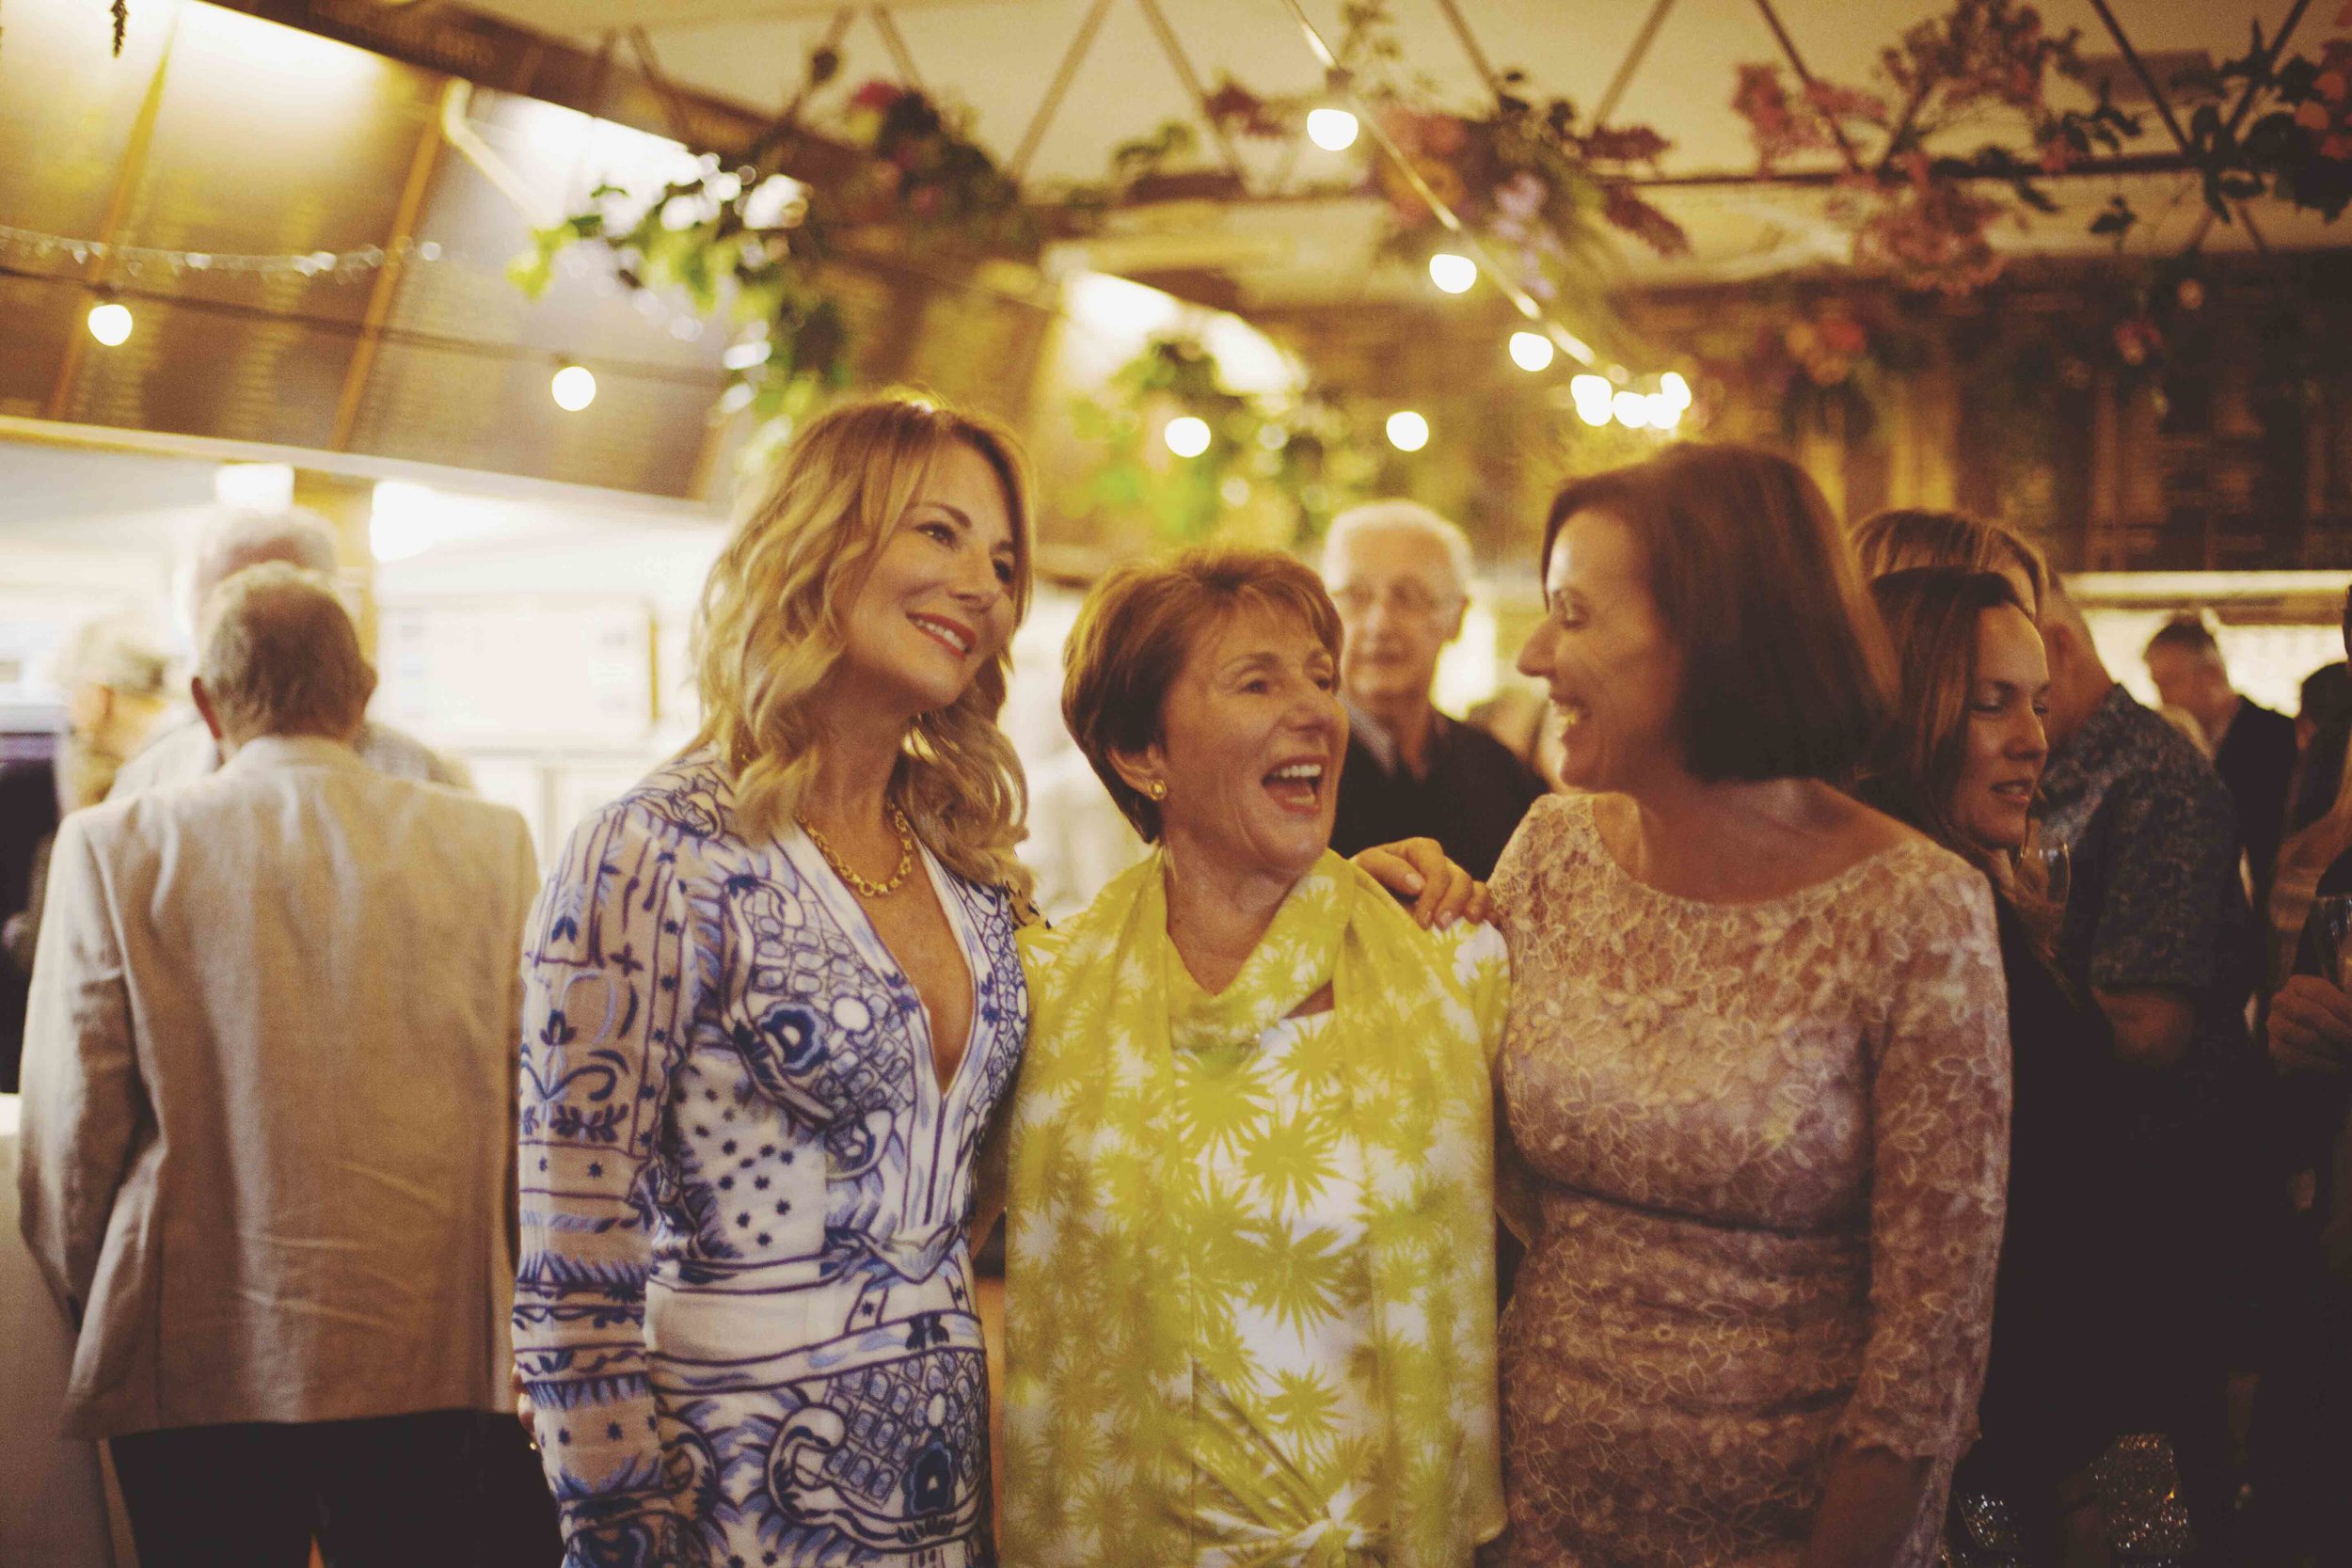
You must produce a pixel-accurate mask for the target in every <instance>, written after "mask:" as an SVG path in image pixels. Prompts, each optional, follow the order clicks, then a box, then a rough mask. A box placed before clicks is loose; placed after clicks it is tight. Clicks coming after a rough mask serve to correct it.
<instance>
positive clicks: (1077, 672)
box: [1061, 546, 1341, 844]
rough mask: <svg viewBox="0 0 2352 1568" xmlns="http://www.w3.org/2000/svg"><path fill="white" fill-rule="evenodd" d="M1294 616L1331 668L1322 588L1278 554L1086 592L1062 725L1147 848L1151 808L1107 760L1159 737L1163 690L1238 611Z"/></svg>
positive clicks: (1215, 555)
mask: <svg viewBox="0 0 2352 1568" xmlns="http://www.w3.org/2000/svg"><path fill="white" fill-rule="evenodd" d="M1244 610H1260V611H1263V612H1267V613H1271V614H1274V615H1288V616H1294V617H1295V618H1296V619H1297V620H1299V621H1300V622H1302V623H1303V624H1304V625H1305V626H1307V627H1308V628H1309V629H1310V630H1311V631H1312V632H1313V633H1314V635H1315V638H1316V640H1317V641H1320V642H1321V643H1322V644H1323V646H1324V648H1325V650H1326V651H1327V652H1328V653H1329V654H1330V656H1331V657H1332V658H1333V659H1335V660H1336V659H1337V658H1338V657H1340V635H1341V634H1340V612H1339V610H1337V609H1335V608H1333V606H1332V603H1331V595H1330V594H1327V593H1326V592H1325V591H1324V587H1323V579H1322V578H1319V577H1317V576H1316V575H1315V574H1314V573H1313V572H1312V571H1311V570H1310V569H1309V568H1308V567H1306V566H1305V565H1303V564H1301V563H1300V562H1296V561H1294V560H1293V559H1291V558H1290V557H1289V556H1287V555H1283V554H1281V553H1280V552H1279V551H1276V550H1260V549H1244V548H1240V547H1237V546H1203V547H1200V548H1197V549H1189V550H1185V551H1184V552H1183V553H1182V554H1181V555H1177V556H1174V557H1172V558H1170V559H1168V560H1167V561H1152V562H1129V563H1128V564H1127V565H1124V566H1121V567H1120V568H1119V569H1118V570H1117V571H1115V572H1113V573H1111V575H1110V576H1108V577H1106V578H1104V579H1103V580H1102V581H1101V582H1098V583H1096V584H1095V585H1094V591H1093V592H1092V593H1090V594H1088V595H1087V599H1086V603H1085V604H1084V605H1082V606H1080V607H1079V610H1078V623H1077V625H1076V626H1075V627H1073V629H1072V631H1071V633H1070V641H1069V642H1068V643H1067V644H1066V645H1065V646H1064V647H1063V649H1062V668H1063V670H1064V672H1065V676H1064V679H1063V681H1062V690H1061V716H1062V722H1063V723H1065V724H1067V725H1068V726H1069V727H1070V738H1071V739H1073V740H1074V741H1076V742H1077V743H1078V750H1079V751H1081V752H1085V753H1086V759H1087V761H1088V762H1089V763H1090V764H1092V765H1093V768H1094V773H1095V776H1096V777H1097V778H1099V779H1101V780H1102V781H1103V787H1104V788H1105V789H1107V790H1109V791H1110V792H1111V799H1112V800H1115V801H1117V802H1118V803H1119V809H1120V812H1122V813H1123V814H1125V816H1126V818H1127V820H1128V821H1130V822H1132V823H1134V824H1135V829H1136V832H1139V833H1141V834H1142V835H1143V839H1144V842H1145V843H1147V844H1156V843H1158V842H1159V838H1160V808H1159V803H1158V802H1157V801H1155V800H1152V798H1151V797H1150V796H1148V795H1146V794H1144V793H1143V792H1142V791H1141V790H1139V789H1137V788H1136V787H1135V786H1134V785H1133V784H1129V783H1128V782H1127V781H1126V780H1125V779H1123V778H1121V777H1120V774H1119V769H1118V768H1116V767H1114V766H1112V761H1111V759H1112V758H1113V757H1114V756H1115V755H1117V754H1119V753H1121V752H1124V753H1128V754H1130V755H1132V754H1133V753H1135V752H1141V751H1144V750H1145V749H1147V748H1148V747H1150V746H1151V745H1152V743H1153V742H1154V741H1156V740H1158V739H1159V738H1160V737H1161V733H1162V731H1161V717H1162V714H1163V712H1164V711H1165V709H1166V705H1167V702H1168V688H1170V687H1172V686H1174V685H1175V684H1176V677H1177V676H1178V675H1179V674H1180V673H1183V671H1184V661H1185V660H1186V659H1187V658H1189V657H1192V652H1193V650H1194V649H1195V648H1197V647H1199V646H1200V642H1201V641H1202V640H1203V639H1204V638H1207V637H1209V636H1211V635H1213V634H1214V633H1215V632H1216V630H1217V628H1218V627H1220V626H1224V625H1225V623H1226V622H1228V621H1229V620H1231V619H1232V617H1233V616H1234V615H1236V614H1239V613H1240V612H1242V611H1244Z"/></svg>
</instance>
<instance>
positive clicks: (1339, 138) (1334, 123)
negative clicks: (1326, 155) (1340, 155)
mask: <svg viewBox="0 0 2352 1568" xmlns="http://www.w3.org/2000/svg"><path fill="white" fill-rule="evenodd" d="M1356 131H1357V125H1356V117H1355V116H1354V115H1352V114H1349V113H1348V112H1347V111H1346V110H1345V109H1310V110H1308V111H1307V139H1308V140H1309V141H1311V142H1312V143H1314V144H1315V145H1316V146H1317V147H1320V148H1321V149H1323V150H1325V151H1326V152H1344V151H1346V150H1348V149H1349V148H1351V147H1353V146H1355V145H1356Z"/></svg>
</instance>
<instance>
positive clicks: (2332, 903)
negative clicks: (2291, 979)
mask: <svg viewBox="0 0 2352 1568" xmlns="http://www.w3.org/2000/svg"><path fill="white" fill-rule="evenodd" d="M2311 926H2312V929H2313V930H2315V931H2317V932H2318V933H2319V943H2318V945H2319V962H2320V970H2321V973H2322V974H2326V975H2327V977H2328V984H2330V985H2332V986H2334V987H2335V988H2336V989H2337V990H2343V989H2344V950H2345V948H2346V946H2347V945H2352V944H2348V943H2347V942H2346V939H2347V938H2352V893H2330V894H2327V895H2323V896H2321V897H2318V898H2314V899H2312V912H2311Z"/></svg>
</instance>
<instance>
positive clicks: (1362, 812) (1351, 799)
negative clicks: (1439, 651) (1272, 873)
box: [1331, 705, 1544, 881]
mask: <svg viewBox="0 0 2352 1568" xmlns="http://www.w3.org/2000/svg"><path fill="white" fill-rule="evenodd" d="M1431 718H1432V727H1431V729H1430V732H1429V771H1428V772H1427V774H1426V775H1424V776H1423V777H1421V778H1418V779H1417V778H1415V777H1413V775H1412V773H1411V771H1410V770H1409V769H1408V768H1406V766H1405V764H1404V761H1403V759H1402V758H1401V757H1399V756H1398V755H1397V754H1396V748H1395V745H1394V744H1393V743H1392V742H1391V740H1390V739H1389V736H1388V735H1387V733H1386V732H1385V731H1383V730H1382V729H1381V728H1380V727H1379V726H1378V725H1377V724H1375V723H1374V722H1373V721H1371V720H1369V719H1367V718H1365V717H1364V716H1363V714H1361V713H1359V712H1358V711H1357V710H1356V709H1355V708H1354V707H1353V706H1352V705H1351V706H1350V707H1349V709H1348V721H1349V724H1348V737H1347V765H1346V767H1345V768H1343V770H1342V771H1341V773H1340V811H1339V819H1338V820H1337V821H1336V822H1335V823H1333V824H1332V828H1331V847H1332V848H1334V849H1337V850H1338V851H1339V852H1340V853H1341V854H1343V855H1353V854H1356V853H1358V852H1359V850H1364V849H1369V848H1371V847H1373V846H1374V845H1375V844H1388V843H1391V842H1393V841H1394V840H1397V839H1400V838H1434V839H1436V840H1437V841H1438V844H1440V845H1441V846H1443V847H1444V848H1445V852H1446V854H1447V855H1448V857H1450V858H1451V859H1452V860H1453V861H1454V863H1455V864H1457V865H1459V866H1461V867H1462V868H1463V869H1464V870H1466V871H1468V872H1469V873H1470V875H1471V876H1473V877H1476V878H1478V879H1480V880H1482V881H1483V880H1485V879H1486V878H1488V877H1491V876H1493V875H1494V870H1495V861H1496V859H1497V858H1498V857H1500V856H1501V855H1502V847H1503V846H1504V845H1506V844H1508V843H1510V842H1511V835H1512V833H1514V832H1517V831H1518V825H1519V818H1520V817H1522V816H1526V815H1527V808H1528V807H1530V806H1532V805H1534V803H1535V802H1536V800H1539V799H1541V798H1542V796H1543V793H1544V784H1543V780H1541V779H1540V778H1538V777H1536V775H1535V770H1534V768H1530V767H1528V766H1527V764H1525V763H1523V762H1521V761H1520V760H1519V759H1518V757H1517V756H1515V755H1513V754H1512V752H1511V749H1510V748H1509V747H1508V746H1505V745H1504V744H1503V743H1502V741H1500V740H1497V739H1496V738H1495V737H1494V736H1490V735H1488V734H1487V733H1486V731H1485V730H1482V729H1480V728H1478V727H1477V726H1476V725H1474V724H1463V723H1457V722H1455V721H1454V720H1451V719H1448V718H1447V717H1446V716H1445V715H1444V714H1442V713H1439V714H1433V715H1432V716H1431Z"/></svg>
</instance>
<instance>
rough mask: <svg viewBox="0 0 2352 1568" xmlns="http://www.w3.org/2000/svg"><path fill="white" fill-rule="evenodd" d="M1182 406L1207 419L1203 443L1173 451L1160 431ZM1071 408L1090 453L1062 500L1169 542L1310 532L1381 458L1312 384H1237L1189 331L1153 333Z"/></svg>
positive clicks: (1183, 411)
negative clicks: (1194, 453)
mask: <svg viewBox="0 0 2352 1568" xmlns="http://www.w3.org/2000/svg"><path fill="white" fill-rule="evenodd" d="M1186 415H1189V416H1191V417H1193V418H1196V419H1199V420H1201V421H1202V422H1203V423H1205V424H1206V425H1207V426H1208V427H1209V446H1208V450H1206V451H1203V452H1202V453H1200V455H1199V456H1198V457H1178V456H1176V455H1175V454H1174V453H1173V452H1171V451H1168V447H1167V444H1166V442H1165V441H1164V440H1163V438H1162V433H1163V432H1164V431H1165V430H1166V429H1167V427H1168V421H1169V420H1175V419H1180V418H1183V417H1184V416H1186ZM1070 418H1071V425H1072V429H1073V431H1074V432H1075V433H1076V435H1077V436H1078V437H1079V439H1080V440H1081V441H1083V442H1085V443H1086V444H1087V445H1089V446H1090V447H1092V448H1093V449H1094V450H1095V451H1096V453H1097V458H1096V462H1095V464H1094V466H1093V467H1091V468H1090V469H1089V470H1088V471H1087V472H1086V473H1085V474H1084V475H1083V476H1082V477H1081V478H1080V480H1079V481H1078V483H1076V485H1075V486H1074V488H1073V494H1072V496H1071V499H1070V505H1071V508H1072V510H1073V511H1074V512H1076V513H1078V514H1080V515H1092V516H1096V517H1099V518H1104V519H1105V520H1116V519H1120V518H1129V519H1136V520H1140V521H1142V522H1143V523H1144V524H1145V525H1146V526H1148V527H1149V529H1150V530H1151V531H1152V533H1153V534H1155V535H1156V536H1158V537H1159V538H1162V539H1165V540H1168V541H1169V542H1170V543H1175V544H1193V543H1198V542H1200V541H1201V540H1205V539H1210V538H1213V537H1220V536H1233V535H1246V536H1250V537H1253V538H1255V539H1256V542H1258V543H1262V544H1269V545H1276V546H1284V545H1290V544H1294V543H1296V542H1298V541H1300V540H1303V539H1311V538H1315V537H1319V536H1320V535H1321V533H1322V532H1323V530H1324V529H1325V528H1326V527H1327V525H1328V524H1329V523H1330V520H1331V517H1332V515H1333V514H1334V513H1335V512H1337V511H1338V510H1339V509H1340V508H1342V507H1343V506H1346V505H1348V504H1350V503H1351V502H1352V501H1354V500H1356V499H1359V497H1360V496H1362V495H1363V494H1365V493H1367V492H1368V490H1369V489H1370V487H1371V485H1372V483H1373V482H1374V480H1375V478H1376V477H1377V474H1378V469H1379V462H1378V459H1377V457H1376V456H1375V454H1374V452H1373V451H1372V450H1371V448H1370V446H1369V441H1368V439H1367V438H1365V437H1363V436H1359V432H1358V430H1357V428H1356V423H1355V421H1354V420H1352V419H1351V418H1350V417H1349V416H1348V415H1347V414H1346V413H1345V411H1344V410H1343V409H1341V408H1340V407H1338V406H1337V405H1336V404H1332V403H1330V402H1329V401H1327V400H1326V399H1324V398H1322V397H1319V396H1316V395H1313V394H1310V395H1308V396H1305V397H1300V398H1295V399H1282V400H1276V399H1269V398H1260V397H1252V396H1248V395H1245V394H1243V393H1239V392H1235V391H1233V390H1232V388H1228V387H1227V386H1226V385H1225V381H1224V377H1223V374H1222V372H1220V371H1219V370H1218V367H1217V363H1216V356H1214V355H1212V354H1211V353H1210V352H1209V350H1208V349H1207V347H1206V346H1205V345H1203V344H1202V343H1201V342H1200V341H1199V340H1198V339H1196V338H1192V337H1189V336H1184V335H1174V336H1167V337H1160V338H1155V339H1153V340H1152V341H1151V342H1150V343H1149V344H1147V345H1146V346H1145V348H1144V350H1143V352H1142V353H1141V354H1138V355H1137V356H1136V357H1135V358H1134V359H1132V360H1130V361H1129V362H1128V363H1127V364H1125V365H1123V366H1121V367H1120V369H1119V370H1118V371H1117V372H1114V373H1113V375H1112V376H1111V378H1110V380H1109V382H1108V383H1107V384H1106V385H1105V387H1104V395H1103V397H1102V398H1100V399H1094V398H1081V399H1078V400H1076V402H1075V403H1074V404H1073V406H1072V408H1071V412H1070Z"/></svg>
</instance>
